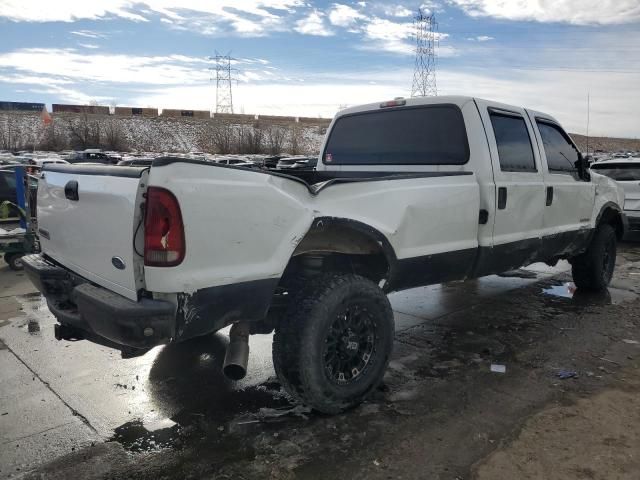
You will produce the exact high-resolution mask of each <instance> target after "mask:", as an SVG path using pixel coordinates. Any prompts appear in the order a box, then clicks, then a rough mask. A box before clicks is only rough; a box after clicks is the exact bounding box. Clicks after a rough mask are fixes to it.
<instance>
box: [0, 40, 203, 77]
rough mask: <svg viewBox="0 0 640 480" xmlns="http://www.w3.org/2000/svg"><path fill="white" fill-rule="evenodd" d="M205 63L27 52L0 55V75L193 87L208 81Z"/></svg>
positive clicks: (67, 51)
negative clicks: (194, 84)
mask: <svg viewBox="0 0 640 480" xmlns="http://www.w3.org/2000/svg"><path fill="white" fill-rule="evenodd" d="M206 63H209V62H207V61H206V60H204V59H200V58H194V57H187V56H184V55H169V56H132V55H121V54H99V53H95V54H93V53H92V54H89V53H86V52H83V53H80V52H78V51H76V50H72V49H48V48H28V49H22V50H16V51H13V52H7V53H2V54H0V73H2V72H7V71H8V70H16V71H19V72H25V73H27V74H30V75H48V76H50V77H51V78H59V77H61V76H64V77H71V78H78V79H82V80H83V81H86V80H93V81H98V82H114V83H120V84H123V83H124V84H126V83H132V84H137V83H142V84H156V85H169V84H183V83H185V84H193V83H202V82H208V81H209V77H210V75H209V72H208V71H207V68H206V65H204V64H206Z"/></svg>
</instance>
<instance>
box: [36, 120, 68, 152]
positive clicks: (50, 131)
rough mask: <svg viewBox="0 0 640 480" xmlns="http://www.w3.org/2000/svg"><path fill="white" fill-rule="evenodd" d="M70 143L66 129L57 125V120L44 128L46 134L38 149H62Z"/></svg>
mask: <svg viewBox="0 0 640 480" xmlns="http://www.w3.org/2000/svg"><path fill="white" fill-rule="evenodd" d="M68 144H69V141H68V137H67V132H66V131H65V129H64V128H62V127H60V126H59V125H56V123H55V122H51V123H50V124H49V125H48V126H47V127H45V129H44V134H43V136H42V139H41V140H40V143H39V144H38V149H39V150H50V151H60V150H64V149H65V148H67V146H68Z"/></svg>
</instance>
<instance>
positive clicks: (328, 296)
mask: <svg viewBox="0 0 640 480" xmlns="http://www.w3.org/2000/svg"><path fill="white" fill-rule="evenodd" d="M393 335H394V323H393V312H392V310H391V305H390V304H389V300H388V299H387V296H386V295H385V294H384V292H383V291H382V290H381V289H380V288H379V287H378V286H377V285H376V284H375V283H373V282H372V281H370V280H367V279H366V278H364V277H360V276H358V275H341V274H323V275H319V276H318V277H316V278H314V279H312V280H309V281H308V284H307V285H305V287H304V288H303V289H302V290H301V291H300V292H298V293H297V294H296V295H295V296H294V298H292V299H291V301H290V304H289V307H288V309H287V313H286V314H285V315H284V317H283V318H282V319H281V320H280V322H279V323H278V325H277V327H276V333H275V336H274V340H273V364H274V367H275V370H276V374H277V375H278V378H279V379H280V382H281V384H282V386H283V387H284V388H285V389H286V390H287V391H288V392H289V393H290V394H291V395H292V396H293V397H294V398H296V399H297V400H298V401H300V402H301V403H304V404H306V405H308V406H310V407H312V408H313V409H315V410H317V411H319V412H322V413H327V414H335V413H339V412H342V411H344V410H346V409H348V408H351V407H354V406H356V405H358V404H359V403H361V402H362V401H363V400H364V399H365V398H366V397H367V395H369V394H370V393H371V392H372V391H373V390H374V389H375V388H376V387H377V386H378V385H379V384H380V382H381V381H382V378H383V376H384V372H385V370H386V368H387V365H388V363H389V359H390V358H391V352H392V349H393Z"/></svg>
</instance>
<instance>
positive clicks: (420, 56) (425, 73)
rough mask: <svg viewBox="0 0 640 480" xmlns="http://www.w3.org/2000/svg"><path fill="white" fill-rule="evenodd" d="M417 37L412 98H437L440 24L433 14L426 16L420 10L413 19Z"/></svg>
mask: <svg viewBox="0 0 640 480" xmlns="http://www.w3.org/2000/svg"><path fill="white" fill-rule="evenodd" d="M413 25H414V27H415V37H416V65H415V68H414V70H413V84H412V86H411V96H412V97H431V96H433V97H435V96H437V95H438V89H437V87H436V46H437V44H438V38H437V37H438V22H436V19H435V16H434V15H433V13H429V14H425V13H424V12H423V11H422V9H418V14H417V15H416V16H415V17H414V19H413Z"/></svg>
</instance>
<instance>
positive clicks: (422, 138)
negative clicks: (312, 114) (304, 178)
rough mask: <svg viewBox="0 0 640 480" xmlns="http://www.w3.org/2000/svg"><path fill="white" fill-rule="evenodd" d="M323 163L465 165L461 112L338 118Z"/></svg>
mask: <svg viewBox="0 0 640 480" xmlns="http://www.w3.org/2000/svg"><path fill="white" fill-rule="evenodd" d="M322 158H323V161H324V163H325V164H327V165H463V164H465V163H467V161H468V160H469V144H468V142H467V132H466V129H465V126H464V119H463V118H462V113H461V112H460V109H459V108H458V107H456V106H453V105H434V106H423V107H413V108H411V107H405V108H399V109H395V110H380V111H375V112H367V113H360V114H354V115H347V116H344V117H341V118H339V119H338V120H337V121H336V123H335V125H334V127H333V129H332V130H331V133H330V136H329V140H328V141H327V146H326V148H325V150H324V154H323V156H322Z"/></svg>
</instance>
